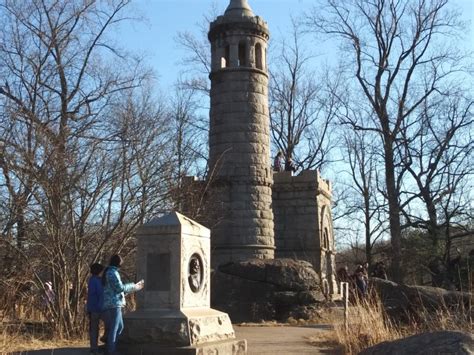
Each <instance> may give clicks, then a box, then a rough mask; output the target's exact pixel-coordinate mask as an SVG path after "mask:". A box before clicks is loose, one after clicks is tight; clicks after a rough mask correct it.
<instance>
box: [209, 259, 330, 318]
mask: <svg viewBox="0 0 474 355" xmlns="http://www.w3.org/2000/svg"><path fill="white" fill-rule="evenodd" d="M211 291H212V294H211V302H212V304H213V307H215V308H216V309H220V310H224V311H225V312H227V313H229V315H230V316H231V317H232V319H233V321H237V322H245V321H261V320H273V319H276V320H286V319H287V318H288V317H291V316H293V315H298V318H305V319H309V318H311V317H313V315H314V312H315V310H316V309H318V308H319V307H320V305H321V303H323V302H325V298H324V296H323V294H322V292H321V291H320V287H319V277H318V275H317V274H316V272H315V271H314V269H313V268H312V266H311V264H310V263H308V262H305V261H301V260H293V259H275V260H261V259H253V260H248V261H243V262H238V263H227V264H224V265H221V266H220V267H219V269H218V270H217V271H216V272H215V273H214V275H213V277H212V290H211ZM305 312H306V313H305Z"/></svg>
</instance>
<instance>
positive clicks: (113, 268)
mask: <svg viewBox="0 0 474 355" xmlns="http://www.w3.org/2000/svg"><path fill="white" fill-rule="evenodd" d="M121 265H122V258H121V257H120V255H113V256H112V257H111V258H110V264H109V266H108V267H107V268H106V269H105V271H104V274H103V276H102V284H103V285H104V311H105V313H106V319H107V324H106V328H107V352H108V354H109V355H111V354H116V348H117V340H118V337H119V335H120V334H121V333H122V330H123V318H122V308H123V307H125V294H127V293H132V292H136V291H140V290H141V289H142V288H143V286H144V281H143V280H141V281H139V282H137V283H125V284H124V283H122V280H121V278H120V274H119V268H120V266H121Z"/></svg>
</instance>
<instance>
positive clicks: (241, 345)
mask: <svg viewBox="0 0 474 355" xmlns="http://www.w3.org/2000/svg"><path fill="white" fill-rule="evenodd" d="M118 350H119V352H120V353H122V354H127V355H158V354H159V355H204V354H206V355H217V354H226V355H246V354H247V341H246V340H237V339H232V340H226V341H219V342H213V343H207V344H201V345H195V346H185V347H163V346H159V345H158V344H156V343H155V344H120V345H119V348H118Z"/></svg>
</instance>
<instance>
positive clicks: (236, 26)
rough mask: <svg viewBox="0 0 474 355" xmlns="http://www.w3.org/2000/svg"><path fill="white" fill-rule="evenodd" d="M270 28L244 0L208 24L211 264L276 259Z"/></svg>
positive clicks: (230, 6) (233, 0) (238, 0)
mask: <svg viewBox="0 0 474 355" xmlns="http://www.w3.org/2000/svg"><path fill="white" fill-rule="evenodd" d="M268 38H269V32H268V27H267V24H266V22H265V21H263V20H262V19H261V18H260V17H258V16H255V15H254V14H253V12H252V9H251V8H250V6H249V5H248V3H247V1H246V0H232V1H231V2H230V4H229V6H228V7H227V9H226V11H225V13H224V15H223V16H219V17H218V18H217V19H216V20H215V21H214V22H212V23H211V25H210V30H209V41H210V42H211V50H212V65H211V74H210V79H211V110H210V132H209V167H210V171H211V178H212V184H213V186H214V190H213V193H214V195H216V200H218V201H219V205H215V206H213V207H214V208H215V209H216V210H218V211H217V212H218V219H219V222H218V223H217V224H216V226H215V227H213V228H212V249H213V262H214V264H220V263H222V262H227V261H236V260H246V259H249V258H262V259H268V258H273V257H274V249H275V247H274V235H273V212H272V209H271V203H272V197H271V196H272V184H273V176H272V171H271V162H270V136H269V134H270V132H269V129H270V122H269V111H268V71H267V64H266V50H267V41H268Z"/></svg>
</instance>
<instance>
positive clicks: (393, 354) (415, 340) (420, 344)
mask: <svg viewBox="0 0 474 355" xmlns="http://www.w3.org/2000/svg"><path fill="white" fill-rule="evenodd" d="M405 354H406V355H408V354H416V355H435V354H453V355H454V354H455V355H462V354H466V355H467V354H474V336H473V335H472V334H468V333H463V332H457V331H440V332H433V333H423V334H418V335H414V336H411V337H408V338H404V339H400V340H395V341H391V342H383V343H380V344H377V345H375V346H372V347H370V348H368V349H365V350H364V351H362V352H360V353H359V355H405Z"/></svg>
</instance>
